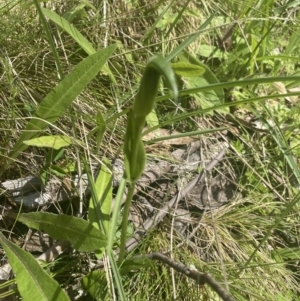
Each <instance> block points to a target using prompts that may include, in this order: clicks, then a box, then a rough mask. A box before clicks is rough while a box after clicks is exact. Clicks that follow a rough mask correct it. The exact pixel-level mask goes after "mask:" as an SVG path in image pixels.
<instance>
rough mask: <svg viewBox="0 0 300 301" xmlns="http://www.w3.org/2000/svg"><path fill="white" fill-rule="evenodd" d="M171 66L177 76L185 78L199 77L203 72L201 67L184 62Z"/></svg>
mask: <svg viewBox="0 0 300 301" xmlns="http://www.w3.org/2000/svg"><path fill="white" fill-rule="evenodd" d="M171 66H172V68H173V70H174V72H175V73H176V74H177V75H180V76H185V77H196V76H201V75H202V74H203V73H204V72H205V69H204V68H203V67H200V66H198V65H194V64H190V63H185V62H179V63H173V64H171Z"/></svg>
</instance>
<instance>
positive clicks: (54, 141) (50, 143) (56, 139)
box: [24, 135, 72, 149]
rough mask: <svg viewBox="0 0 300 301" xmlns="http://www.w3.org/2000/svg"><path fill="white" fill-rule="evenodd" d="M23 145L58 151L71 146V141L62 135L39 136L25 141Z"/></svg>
mask: <svg viewBox="0 0 300 301" xmlns="http://www.w3.org/2000/svg"><path fill="white" fill-rule="evenodd" d="M24 144H26V145H31V146H37V147H50V148H54V149H60V148H62V147H65V146H69V145H70V144H72V139H71V138H69V137H67V136H62V135H53V136H41V137H38V138H33V139H30V140H25V141H24Z"/></svg>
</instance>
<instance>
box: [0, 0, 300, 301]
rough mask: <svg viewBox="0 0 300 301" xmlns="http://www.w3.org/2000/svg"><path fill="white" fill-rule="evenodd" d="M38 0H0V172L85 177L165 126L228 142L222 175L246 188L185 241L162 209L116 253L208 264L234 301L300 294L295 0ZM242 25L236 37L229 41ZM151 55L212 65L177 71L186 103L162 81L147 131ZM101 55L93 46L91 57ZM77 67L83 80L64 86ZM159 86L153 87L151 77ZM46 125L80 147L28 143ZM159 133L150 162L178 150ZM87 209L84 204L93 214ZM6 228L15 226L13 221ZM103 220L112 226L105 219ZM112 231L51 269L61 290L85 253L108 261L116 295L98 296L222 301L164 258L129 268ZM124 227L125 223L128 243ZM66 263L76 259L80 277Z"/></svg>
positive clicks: (212, 142) (207, 143)
mask: <svg viewBox="0 0 300 301" xmlns="http://www.w3.org/2000/svg"><path fill="white" fill-rule="evenodd" d="M37 2H38V1H34V3H35V5H34V4H32V3H29V2H27V1H22V0H20V1H12V0H11V1H0V28H1V33H0V45H1V46H0V63H1V64H0V75H1V81H0V124H1V130H2V135H1V137H0V141H1V143H0V147H1V149H0V150H1V151H0V154H1V160H0V162H1V163H0V164H1V180H2V181H4V180H6V179H12V178H18V177H24V176H26V175H28V174H34V175H40V176H41V177H42V178H43V180H44V181H47V180H48V179H49V178H51V176H52V175H53V174H56V175H58V171H59V172H60V174H59V176H62V174H63V175H64V176H65V177H66V176H68V175H69V173H70V171H67V168H66V166H67V165H68V166H69V167H70V166H71V168H70V169H69V170H71V171H74V172H76V173H78V172H80V171H81V170H83V169H88V166H89V163H90V162H94V163H95V162H96V163H99V162H101V161H103V160H104V161H105V160H106V159H105V158H109V160H112V159H114V158H115V157H116V156H119V157H121V158H123V156H124V155H125V157H126V156H127V157H128V156H130V154H129V153H126V149H125V152H124V151H123V143H124V142H125V143H126V142H128V141H131V140H130V139H133V140H134V139H141V135H146V134H148V133H151V132H153V131H154V130H157V129H162V128H164V129H170V130H173V131H177V132H179V133H180V134H179V135H178V137H180V138H182V137H185V136H189V135H193V136H194V137H197V138H198V139H200V140H201V141H202V143H203V144H202V152H203V153H205V152H211V149H212V148H213V147H216V145H217V144H218V143H219V142H220V141H226V142H228V143H229V145H230V147H229V149H228V151H227V153H226V156H225V157H226V158H225V159H224V160H223V161H222V163H221V165H220V166H217V167H216V169H215V170H214V174H217V173H218V172H220V173H223V172H226V173H230V174H231V175H232V176H233V178H234V179H235V182H236V185H237V186H238V190H239V193H240V197H236V199H233V200H232V201H231V202H230V203H228V204H227V205H225V206H223V207H221V208H219V209H216V210H213V211H212V212H206V213H205V214H204V215H203V216H202V218H201V222H200V223H201V224H199V218H198V219H196V220H195V222H194V223H193V224H192V226H191V229H190V231H193V230H195V233H194V237H193V238H191V239H190V240H189V241H186V240H184V239H183V238H182V237H181V236H180V235H178V234H177V233H176V231H174V235H173V236H172V235H171V232H172V231H171V229H172V225H171V218H166V219H165V220H164V221H163V222H162V223H161V224H160V225H159V226H158V228H156V229H153V230H152V231H151V232H150V233H149V234H148V235H147V236H146V237H145V239H143V240H142V241H141V243H140V245H139V246H138V248H137V249H136V250H135V251H134V252H132V253H131V254H124V253H122V254H121V258H122V259H123V257H124V258H125V260H126V259H131V258H132V257H133V256H136V255H143V254H148V253H151V252H168V256H170V257H172V258H174V260H177V261H180V262H182V263H184V264H186V265H187V266H189V265H190V264H193V265H194V266H195V267H196V268H197V269H198V270H199V271H201V272H205V273H209V274H211V275H212V276H213V277H214V278H215V279H216V280H217V281H219V282H220V283H221V284H222V285H223V286H224V287H226V286H228V287H229V289H230V292H231V293H232V295H233V296H234V297H235V299H236V300H276V301H283V300H284V301H292V300H300V297H299V276H298V275H297V273H298V271H299V263H298V260H299V258H300V253H299V250H298V248H299V238H298V237H299V231H300V228H299V225H300V221H299V205H298V200H299V196H300V195H299V181H300V169H299V163H298V157H299V131H298V128H299V121H298V119H299V114H300V108H299V103H298V96H299V91H300V90H299V88H298V87H299V82H300V77H299V63H298V60H299V50H300V49H299V45H298V44H299V43H298V40H299V36H298V35H299V33H298V26H299V13H298V10H297V1H291V2H289V3H284V2H280V1H254V0H251V1H247V2H238V1H225V2H224V1H223V2H222V1H209V2H207V1H206V2H203V3H202V2H200V1H184V2H182V1H174V0H173V1H169V2H168V3H166V2H165V1H161V0H156V1H152V2H151V1H148V2H147V1H139V0H137V1H133V0H131V1H115V2H114V3H113V4H112V3H111V1H109V2H106V1H89V2H80V1H75V0H72V1H47V2H43V3H40V5H42V6H43V8H42V10H41V11H40V13H39V12H38V10H37V7H38V6H36V5H37ZM88 3H89V4H88ZM54 12H55V13H56V14H57V15H55V14H54ZM41 13H42V14H41ZM41 16H44V17H45V19H44V18H42V17H41ZM59 16H62V17H63V18H64V19H61V18H59ZM47 17H49V18H50V19H51V20H52V21H50V20H49V19H47ZM70 24H71V25H70ZM234 24H235V25H234ZM233 25H234V27H233V28H232V35H230V39H226V40H224V39H223V38H224V36H225V31H226V28H229V27H230V26H233ZM63 29H64V30H63ZM221 40H223V41H222V43H221V42H220V41H221ZM225 42H226V43H225ZM112 45H116V46H115V48H114V46H112ZM107 47H108V48H107ZM104 48H106V50H103V49H104ZM99 51H100V52H99ZM101 51H103V52H101ZM155 54H162V55H163V56H164V57H165V58H166V60H167V61H168V62H169V63H170V64H172V63H179V62H180V63H185V64H187V63H190V64H193V65H194V67H195V65H196V66H197V68H196V70H198V71H197V72H199V70H202V69H203V70H205V73H204V74H203V75H197V76H179V75H176V82H177V86H178V89H179V98H178V101H175V100H174V99H173V98H172V96H171V95H170V94H169V91H168V87H169V86H170V85H168V84H167V82H166V81H160V82H159V86H158V87H159V93H158V96H157V98H156V105H155V107H154V111H152V115H151V116H152V119H151V120H150V117H149V115H148V116H143V117H145V121H146V125H147V129H146V128H145V129H144V130H143V133H142V134H141V133H140V132H139V133H137V132H128V130H127V134H126V124H127V117H128V115H129V108H131V107H132V104H133V103H134V100H135V99H137V98H138V97H137V98H136V94H137V91H138V88H139V84H140V83H141V82H143V81H141V78H142V75H143V73H144V70H145V68H146V64H147V61H148V60H149V58H151V57H152V56H153V55H155ZM93 55H94V57H97V55H98V57H97V60H96V61H95V62H93V61H92V60H91V57H92V56H93ZM84 59H86V60H84ZM89 59H90V61H89ZM83 60H84V61H83ZM101 60H103V61H101ZM97 64H98V65H97ZM171 66H172V65H171ZM174 66H176V65H174ZM84 68H86V69H84ZM92 68H94V69H93V70H92V71H90V72H91V73H90V74H88V70H91V69H92ZM74 70H75V71H74ZM76 70H79V72H78V76H77V77H76V78H77V79H78V80H79V81H78V82H76V83H75V82H72V80H71V82H69V83H68V80H69V78H71V79H72V72H76ZM82 70H87V71H86V73H83V72H82ZM174 70H175V71H176V68H174ZM189 70H190V69H189ZM193 70H195V68H194V69H193ZM99 71H100V72H99ZM189 72H190V74H188V73H187V75H191V70H190V71H189ZM278 82H280V84H279V83H278ZM72 83H73V84H74V85H75V86H73V85H72ZM148 83H150V82H149V81H148ZM151 84H152V85H153V90H151V92H153V91H154V90H155V87H156V83H154V84H153V83H152V82H151ZM148 86H149V85H148ZM66 88H69V89H70V91H69V92H68V90H67V89H66ZM51 91H52V92H51ZM153 93H154V92H153ZM146 94H147V95H148V94H149V93H148V92H147V93H146ZM281 94H284V95H281ZM57 95H59V96H60V101H58V100H57V97H56V96H57ZM55 101H57V103H58V109H55V110H54V109H53V108H54V107H53V103H54V102H55ZM62 106H63V107H62ZM55 108H56V107H55ZM143 108H144V107H143V106H142V107H140V108H139V109H143ZM151 108H152V107H151ZM147 113H148V111H147ZM36 117H39V118H40V119H37V118H36ZM133 122H136V123H134V124H136V125H137V124H138V121H133ZM142 123H143V122H142ZM214 129H219V132H217V133H216V132H215V130H214ZM224 129H226V131H224ZM33 130H34V131H36V132H33ZM37 133H38V134H39V135H40V136H51V135H65V136H68V137H70V138H71V140H72V141H73V142H74V143H72V144H71V145H69V146H68V147H65V148H64V152H63V153H55V152H54V151H53V150H51V149H50V150H49V149H46V148H38V147H34V146H30V147H28V146H25V145H24V144H22V142H23V141H24V140H28V139H30V138H33V137H34V136H35V135H36V134H37ZM203 133H204V134H203ZM216 137H217V138H216ZM159 140H160V139H157V140H156V141H155V144H153V143H145V152H146V155H147V159H149V160H152V158H153V157H154V158H155V156H157V157H168V156H169V154H170V152H171V151H172V150H173V149H174V146H171V147H162V146H159V144H157V143H158V142H159ZM165 141H167V138H166V139H165ZM130 143H132V144H134V143H135V142H132V141H131V142H130ZM54 157H57V158H58V159H57V160H55V161H52V159H53V158H54ZM51 158H52V159H51ZM130 160H131V159H129V161H130ZM131 161H132V160H131ZM133 161H134V160H133ZM130 164H132V162H131V163H130ZM130 164H129V165H130ZM127 174H128V172H127ZM89 175H90V181H93V180H92V175H91V173H90V174H89ZM99 180H101V179H98V181H99ZM127 180H128V178H127ZM134 180H135V179H134ZM95 181H96V180H95ZM107 181H108V180H107ZM108 182H109V181H108ZM133 182H134V181H133ZM123 184H124V182H123ZM107 185H109V184H107ZM102 188H103V187H102ZM102 188H101V187H100V188H99V187H98V186H97V187H95V189H94V191H93V202H95V203H93V206H94V209H91V206H90V210H96V209H95V208H97V206H95V205H97V194H99V193H100V194H101V193H103V190H101V189H102ZM131 188H133V187H131ZM97 189H100V190H97ZM123 189H124V187H123V186H122V187H121V188H120V190H119V195H118V199H119V200H121V198H122V195H123V193H124V192H123ZM104 190H105V188H104ZM107 200H108V199H107ZM90 201H91V202H92V200H90ZM129 201H131V200H129ZM1 202H2V201H1ZM107 202H108V201H107ZM93 206H92V207H93ZM87 207H88V205H87V204H86V203H84V204H82V205H81V213H82V215H83V216H84V217H86V212H87ZM102 209H103V208H102ZM62 210H63V209H62ZM105 210H106V211H107V208H106V209H105ZM60 213H62V212H60ZM98 213H99V212H98ZM98 213H97V212H96V211H95V215H96V216H97V214H98ZM119 218H120V217H119V214H117V213H115V214H114V215H113V216H112V217H111V219H110V220H109V221H108V223H110V225H112V229H115V227H118V225H119V224H120V222H119ZM124 221H126V219H124ZM93 222H95V224H97V219H96V220H95V221H93ZM106 222H107V221H106ZM126 224H127V223H126ZM123 226H124V223H123ZM1 227H2V229H3V232H5V233H6V231H4V230H8V231H14V229H13V228H11V226H7V225H5V224H4V223H1ZM97 227H98V228H100V229H102V231H106V230H103V229H104V226H103V225H102V224H101V223H100V224H98V226H97ZM105 227H107V224H106V226H105ZM119 230H120V229H118V231H119ZM16 232H17V230H16ZM113 232H114V231H113V230H111V232H109V233H110V237H109V239H108V246H109V247H108V253H107V254H106V255H105V256H104V257H102V256H103V253H101V252H98V251H99V250H98V251H97V252H96V254H94V252H86V253H79V252H78V253H77V255H76V256H74V255H71V254H69V255H68V254H65V255H63V256H61V258H59V260H58V262H59V264H57V265H56V264H55V263H56V261H55V263H54V264H53V265H52V266H50V267H49V272H50V273H51V274H53V275H54V274H55V279H56V280H57V281H58V282H59V284H60V285H61V286H62V287H63V288H66V289H67V288H68V287H70V286H71V285H72V284H74V283H76V285H77V288H79V287H80V288H82V284H81V280H82V279H83V278H84V277H88V275H89V272H90V271H89V268H88V266H89V265H88V264H87V262H95V260H96V259H95V257H97V256H99V258H106V263H107V265H106V266H105V269H101V273H103V274H99V275H98V276H97V277H98V278H97V277H96V282H97V283H98V284H99V289H100V290H102V288H103V289H104V288H107V291H106V292H107V295H106V296H102V297H100V293H99V292H98V293H99V294H98V300H113V299H114V300H119V299H127V300H153V299H157V300H173V299H174V298H175V297H176V300H219V297H217V296H216V293H215V292H214V291H213V290H211V289H210V288H209V287H208V286H207V285H205V286H204V287H200V286H197V285H195V284H194V282H193V281H192V280H190V279H187V278H186V277H185V276H183V275H180V274H178V273H176V272H174V271H173V272H172V270H171V269H169V268H168V267H166V266H164V265H163V264H161V263H157V262H153V264H145V266H142V267H140V268H136V269H134V270H133V271H131V272H129V273H122V272H120V271H121V269H120V268H119V266H118V265H119V264H120V262H118V261H117V259H118V258H117V257H115V256H113V253H112V249H114V248H115V241H114V237H113V236H112V233H113ZM126 232H129V230H128V231H125V230H124V228H123V239H122V241H124V236H126V235H127V234H128V233H126ZM113 234H114V233H113ZM18 235H19V236H20V235H21V234H20V233H19V234H18ZM3 241H5V240H3ZM3 241H2V243H3ZM117 243H118V244H120V240H118V241H117ZM5 244H6V241H5ZM6 246H9V243H7V245H6ZM3 248H4V246H3ZM100 251H101V250H100ZM6 252H7V249H6ZM16 252H18V251H17V250H16ZM16 254H21V255H22V254H23V253H16ZM21 255H20V256H21ZM22 256H23V255H22ZM24 256H25V257H24V258H27V257H26V255H24ZM107 258H108V259H107ZM204 258H205V259H206V260H205V261H204ZM70 261H72V262H74V265H75V263H76V266H78V269H77V271H76V273H75V272H74V270H73V269H72V268H71V267H70V264H69V262H70ZM125 262H126V261H125ZM109 265H110V266H109ZM58 266H59V267H58ZM75 274H76V276H74V275H75ZM86 279H88V278H86ZM98 279H99V281H98ZM108 280H109V281H108ZM8 285H10V284H8ZM18 285H19V286H20V283H18ZM21 285H22V284H21ZM19 292H20V293H21V294H22V296H23V297H24V296H26V293H25V295H23V294H24V293H23V292H22V290H20V289H19ZM16 294H17V293H16ZM95 295H97V290H96V293H95ZM3 296H4V295H3ZM3 296H2V297H3ZM84 298H91V299H92V297H87V296H85V297H82V298H81V299H80V300H84ZM0 299H1V295H0ZM24 300H26V298H25V297H24Z"/></svg>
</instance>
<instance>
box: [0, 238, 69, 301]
mask: <svg viewBox="0 0 300 301" xmlns="http://www.w3.org/2000/svg"><path fill="white" fill-rule="evenodd" d="M0 242H1V245H2V247H3V249H4V251H5V254H6V256H7V258H8V261H9V263H10V265H11V267H12V270H13V272H14V274H15V275H16V282H17V285H18V290H19V292H20V294H21V296H22V298H23V300H30V301H53V300H59V301H69V298H68V296H67V295H66V293H65V292H64V291H63V289H62V288H61V287H60V285H59V284H58V283H57V282H56V281H55V280H54V279H52V278H51V277H50V276H49V275H48V274H47V273H46V272H45V271H44V270H43V269H42V267H41V266H40V265H39V263H38V262H37V261H36V259H35V258H34V257H33V256H32V255H31V254H30V253H28V252H26V251H24V250H22V249H21V248H19V247H17V246H16V245H15V244H13V243H12V242H10V241H9V240H8V239H6V238H5V236H4V235H3V234H2V233H0Z"/></svg>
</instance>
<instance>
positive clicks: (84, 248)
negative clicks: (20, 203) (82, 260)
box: [18, 212, 107, 252]
mask: <svg viewBox="0 0 300 301" xmlns="http://www.w3.org/2000/svg"><path fill="white" fill-rule="evenodd" d="M18 221H20V222H22V223H23V224H25V225H27V226H28V227H30V228H33V229H37V230H42V231H44V232H46V233H48V234H49V235H50V236H51V237H52V238H54V239H64V240H68V241H70V242H71V244H72V246H73V247H74V249H76V250H78V251H81V252H89V251H94V250H97V249H100V248H102V247H105V246H106V244H107V238H106V236H105V235H104V234H103V233H101V232H100V230H99V229H97V228H95V227H94V226H93V225H92V224H91V223H89V222H87V221H85V220H83V219H81V218H77V217H74V216H70V215H58V214H52V213H46V212H33V213H22V214H20V215H19V216H18Z"/></svg>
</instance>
